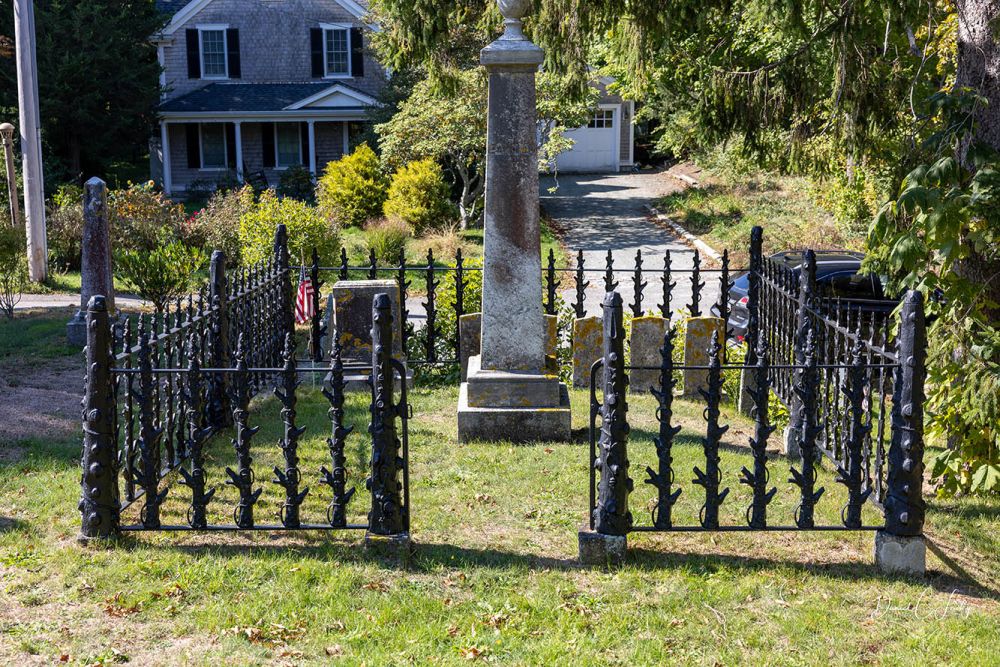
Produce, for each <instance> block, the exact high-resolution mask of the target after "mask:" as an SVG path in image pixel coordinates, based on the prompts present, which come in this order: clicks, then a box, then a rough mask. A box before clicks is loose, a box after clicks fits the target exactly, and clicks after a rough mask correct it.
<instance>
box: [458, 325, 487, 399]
mask: <svg viewBox="0 0 1000 667" xmlns="http://www.w3.org/2000/svg"><path fill="white" fill-rule="evenodd" d="M482 326H483V314H482V313H469V314H468V315H462V316H461V317H460V318H458V335H459V337H460V338H461V342H462V358H461V359H459V361H460V362H461V364H462V382H465V381H466V380H467V379H468V378H469V359H470V358H471V357H474V356H476V355H478V354H479V343H480V335H481V331H482Z"/></svg>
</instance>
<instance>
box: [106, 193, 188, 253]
mask: <svg viewBox="0 0 1000 667" xmlns="http://www.w3.org/2000/svg"><path fill="white" fill-rule="evenodd" d="M108 217H109V220H110V223H111V247H112V248H116V249H119V250H153V249H155V248H156V247H157V246H158V245H159V244H160V242H161V241H162V232H164V231H166V232H168V233H169V235H170V237H171V238H180V237H182V236H183V228H184V226H185V223H186V220H187V216H186V214H185V212H184V207H183V206H181V205H180V204H175V203H174V202H172V201H170V200H169V199H168V198H167V197H165V196H164V195H163V194H162V193H159V192H157V191H156V190H154V189H153V183H152V181H150V182H149V183H143V184H141V185H134V184H133V185H129V187H127V188H125V189H123V190H112V191H111V192H110V193H108Z"/></svg>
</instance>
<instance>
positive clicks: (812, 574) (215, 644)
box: [0, 382, 1000, 665]
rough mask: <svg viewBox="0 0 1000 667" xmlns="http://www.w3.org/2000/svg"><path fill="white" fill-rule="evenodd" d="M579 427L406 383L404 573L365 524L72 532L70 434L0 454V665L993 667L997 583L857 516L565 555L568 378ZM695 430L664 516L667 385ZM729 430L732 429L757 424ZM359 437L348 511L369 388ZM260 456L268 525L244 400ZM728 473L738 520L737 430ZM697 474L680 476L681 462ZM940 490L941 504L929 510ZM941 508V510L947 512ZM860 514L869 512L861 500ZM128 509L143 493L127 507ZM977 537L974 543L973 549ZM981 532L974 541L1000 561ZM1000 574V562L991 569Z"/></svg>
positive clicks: (823, 477) (573, 464)
mask: <svg viewBox="0 0 1000 667" xmlns="http://www.w3.org/2000/svg"><path fill="white" fill-rule="evenodd" d="M303 391H304V392H305V395H304V397H303V399H302V400H301V401H300V405H299V419H300V423H302V424H305V425H306V426H308V427H309V430H308V431H307V435H306V436H304V437H303V439H302V442H301V449H300V454H301V456H302V459H303V461H302V469H303V471H304V472H303V478H304V484H308V485H309V486H310V487H311V490H310V493H309V497H308V498H307V502H306V505H305V507H304V511H303V517H304V519H305V520H316V519H318V517H320V516H322V515H323V514H324V513H325V507H326V504H327V502H328V499H329V489H328V488H326V487H323V486H320V485H319V484H317V483H316V478H317V472H318V468H319V466H320V465H322V464H324V463H326V464H327V465H328V463H327V456H328V454H327V449H326V443H325V441H324V438H325V437H326V436H327V434H328V429H329V425H328V422H327V421H326V410H327V407H328V405H327V404H326V403H325V401H324V400H323V399H321V398H320V396H319V395H318V393H317V392H316V391H315V389H313V388H310V387H309V382H306V384H305V386H304V387H303ZM572 399H573V404H574V427H575V429H576V433H577V435H578V440H579V442H577V443H575V444H555V443H553V444H548V445H546V444H538V445H531V446H515V445H510V444H504V443H499V444H497V443H493V444H486V443H482V444H471V445H458V444H456V434H455V413H454V411H455V404H456V400H457V390H456V389H454V388H445V389H434V390H430V389H418V390H416V391H414V393H413V396H412V402H413V404H414V412H415V417H414V421H413V423H412V425H411V440H410V442H411V474H412V484H413V498H412V503H413V514H412V528H413V537H414V540H415V542H416V544H417V547H416V553H415V556H414V557H413V559H412V561H411V563H410V566H409V567H408V568H403V567H400V566H399V564H398V563H396V562H394V561H392V560H386V559H382V558H379V557H376V556H373V555H369V554H366V553H365V552H364V551H363V550H362V548H361V545H360V540H361V535H360V534H357V533H335V534H325V533H323V534H299V535H285V534H274V535H271V534H239V535H228V534H227V535H222V534H199V535H195V534H191V535H177V534H163V533H146V534H141V535H137V536H133V537H127V538H124V539H122V540H121V541H120V543H118V544H116V545H112V546H108V547H105V548H102V547H100V546H91V547H82V546H80V545H78V544H77V542H76V541H75V537H76V534H77V531H78V525H79V515H78V512H77V509H76V502H77V498H78V494H79V475H80V473H79V468H78V460H79V439H78V438H73V439H71V440H69V441H67V442H29V443H23V444H24V445H25V452H24V453H23V456H20V457H0V573H2V581H3V584H2V588H0V663H6V664H23V663H26V662H28V661H29V660H31V659H33V658H32V657H31V656H39V659H41V660H42V661H45V662H54V661H58V660H59V659H60V657H61V656H66V660H67V661H69V662H72V663H79V664H90V663H94V662H99V663H100V662H103V663H105V664H110V663H113V662H124V661H126V660H128V661H130V662H131V663H133V664H164V663H166V664H179V663H185V664H205V665H218V664H232V665H243V664H326V663H330V662H335V663H336V664H345V665H357V664H368V665H397V664H399V665H401V664H411V663H412V664H428V663H437V664H466V663H468V662H470V661H474V660H476V659H479V660H482V661H486V662H493V663H497V664H515V665H540V664H570V663H572V664H576V665H604V664H630V665H631V664H635V665H658V664H674V663H685V664H686V663H697V664H709V665H715V664H778V665H786V664H787V665H793V664H796V665H797V664H810V665H811V664H858V663H877V664H892V665H897V664H898V665H913V664H921V665H922V664H942V663H953V664H968V665H986V664H998V663H1000V653H998V651H997V650H996V646H997V645H996V636H997V632H998V631H1000V607H998V604H997V601H996V599H995V598H994V597H992V596H991V595H990V594H988V593H987V592H985V591H984V590H982V589H979V588H976V587H974V586H972V585H970V584H968V583H967V582H964V581H962V580H960V579H958V578H956V577H955V576H954V575H953V574H952V573H951V572H950V571H949V570H948V569H947V568H946V567H945V566H944V565H942V563H940V562H939V561H937V560H936V559H934V558H933V557H931V558H930V561H929V564H930V567H931V569H932V572H931V573H930V575H929V576H928V578H927V579H925V580H909V579H905V578H891V577H884V576H880V575H879V574H877V573H876V571H875V569H874V567H873V566H872V564H871V556H870V552H871V548H872V536H871V534H869V533H844V534H802V535H800V534H785V533H770V534H758V535H741V534H725V535H691V534H685V535H663V536H649V535H638V536H633V537H632V538H630V546H631V549H630V556H629V559H628V561H627V563H626V565H625V566H624V567H622V568H620V569H614V570H611V571H607V570H604V569H601V568H594V569H589V568H583V567H581V566H579V565H578V564H577V563H576V553H577V545H576V539H577V529H578V527H579V526H580V524H581V523H582V522H583V520H584V515H585V507H586V499H587V476H586V445H585V444H584V440H585V434H584V430H583V429H584V428H585V425H586V415H587V412H588V410H587V396H586V392H584V391H574V392H573V395H572ZM677 413H678V415H679V420H680V422H681V423H682V424H683V425H684V426H685V430H684V431H683V432H682V434H681V436H680V438H679V441H678V443H677V445H676V448H675V465H676V470H677V471H678V474H677V483H678V484H679V485H681V486H683V487H684V491H683V493H682V495H681V499H680V501H679V503H678V506H677V515H676V516H677V517H678V519H679V520H682V521H684V522H685V523H691V522H693V521H695V520H696V519H695V517H696V515H697V512H698V509H699V507H700V504H701V500H700V499H701V498H702V493H701V490H700V488H699V487H696V486H693V485H692V484H691V483H690V480H691V477H692V475H691V473H690V471H691V469H692V468H693V466H695V465H701V464H703V461H704V459H703V457H702V454H701V447H700V443H699V440H698V436H699V434H700V433H701V430H702V428H703V422H702V420H701V406H699V405H696V404H693V403H687V402H680V403H679V405H678V409H677ZM653 414H654V403H653V401H652V399H650V398H649V397H645V396H642V397H639V396H636V397H632V399H631V400H630V412H629V415H630V422H631V424H632V427H633V431H632V440H631V450H630V459H631V461H632V468H631V473H632V477H633V478H635V480H636V490H635V494H634V495H633V503H632V509H633V513H634V515H635V517H636V520H637V521H638V522H643V523H647V522H648V520H649V519H648V509H649V507H650V500H651V498H652V492H653V489H652V487H650V486H649V485H646V484H643V483H642V480H643V479H644V478H645V474H644V469H645V466H646V465H647V464H650V463H652V462H653V461H654V453H653V446H652V444H651V440H652V436H653V433H654V429H655V427H656V422H655V419H654V417H653ZM726 416H727V418H729V420H730V421H731V423H732V424H733V427H732V429H731V430H730V432H729V434H728V435H727V440H728V441H729V442H730V443H732V444H735V445H743V444H744V443H745V442H746V438H747V437H748V435H749V430H748V426H749V425H748V424H747V423H746V422H744V421H742V420H741V419H738V418H736V417H734V416H733V415H731V414H730V413H729V412H728V411H727V412H726ZM348 418H349V420H350V421H351V422H353V423H354V424H355V425H356V427H357V432H356V433H355V435H353V436H352V437H351V440H350V441H349V443H348V452H349V455H348V465H349V469H350V474H351V483H352V484H354V485H356V486H357V487H358V494H357V496H356V497H355V499H354V500H353V502H352V508H351V509H352V514H353V518H354V519H363V517H364V514H365V511H366V508H365V502H366V501H367V499H368V496H367V495H366V492H365V491H364V482H363V474H364V473H363V469H364V468H365V466H366V465H367V457H368V444H367V442H366V440H365V433H366V431H365V427H366V425H367V420H368V415H367V401H366V398H365V397H364V396H363V395H358V394H354V395H351V397H350V402H349V405H348ZM251 423H252V424H258V425H261V426H263V428H262V430H261V432H260V433H259V434H258V435H257V436H256V437H255V439H254V444H253V447H254V458H255V461H254V465H255V467H256V471H257V480H258V484H259V485H260V486H262V487H264V496H263V497H262V498H261V500H260V502H259V503H258V508H257V513H258V520H259V521H273V520H274V514H275V512H276V510H277V507H278V506H279V504H280V499H281V497H282V496H281V492H280V489H279V488H278V487H277V486H276V485H274V484H271V483H269V480H270V478H271V476H270V474H268V473H267V471H268V470H269V469H270V468H271V467H272V466H273V465H275V464H277V463H278V462H279V450H278V448H277V446H276V444H275V443H276V442H277V439H278V438H279V436H280V421H279V419H278V408H277V405H276V403H275V401H274V400H273V399H266V400H261V401H258V402H256V403H255V407H254V413H253V416H252V418H251ZM722 458H723V468H724V484H726V485H728V486H729V487H730V488H731V489H732V491H731V493H730V496H729V498H728V499H727V500H726V502H725V504H724V505H723V521H724V522H727V523H738V522H742V516H743V512H744V511H745V508H746V505H747V503H748V500H749V490H748V489H747V487H745V486H743V485H741V484H738V483H737V482H736V475H737V473H738V471H739V468H740V467H741V466H742V465H745V464H747V463H748V462H749V457H748V455H747V452H746V450H745V449H742V448H741V447H727V448H726V449H725V450H724V451H723V453H722ZM233 462H234V453H233V450H232V447H231V446H230V444H229V436H228V435H225V434H223V435H221V436H219V437H218V438H216V439H215V440H214V442H213V445H212V447H211V450H210V460H209V475H210V480H211V482H212V484H214V485H216V486H217V487H218V488H219V490H218V493H217V497H216V499H215V500H214V501H213V503H212V505H211V506H210V510H211V514H212V516H211V518H212V519H213V520H216V521H227V522H228V521H230V518H229V517H230V516H231V512H232V506H233V504H234V499H235V495H236V494H235V490H234V489H233V488H232V487H227V486H223V485H222V478H223V477H222V475H223V473H222V471H223V469H224V467H225V466H227V465H233ZM771 465H772V475H771V480H772V483H774V484H776V485H777V486H778V487H779V493H778V495H777V497H776V498H775V500H774V502H773V503H772V504H771V513H772V517H773V520H774V521H781V522H789V521H790V520H791V513H792V511H793V509H794V506H795V504H796V496H795V494H794V489H793V488H792V487H790V485H788V484H787V483H785V479H786V478H787V475H788V471H787V467H788V464H787V462H786V461H784V460H783V459H779V458H776V459H774V460H772V462H771ZM684 471H687V472H684ZM820 483H821V484H822V485H824V486H825V487H826V488H827V493H826V495H825V496H824V497H823V499H822V500H821V502H820V505H819V508H818V518H819V519H820V520H823V521H835V520H836V518H837V517H838V516H839V509H840V504H841V503H842V501H843V498H844V492H843V489H842V488H840V485H838V484H836V483H834V482H833V477H832V474H831V473H830V471H829V469H828V468H827V469H824V470H823V471H821V474H820ZM188 497H189V496H188V492H187V489H186V488H185V487H183V486H179V485H176V484H175V485H174V486H173V487H172V489H171V492H170V496H169V497H168V502H167V505H166V507H165V510H164V511H165V517H164V518H165V521H168V522H175V521H181V520H182V517H183V512H184V507H185V502H186V499H187V498H188ZM978 504H979V505H981V506H982V507H983V508H984V509H983V511H980V512H978V513H975V516H972V515H970V514H968V513H967V514H965V515H963V514H961V513H952V512H950V511H947V510H944V511H942V512H939V511H938V506H937V504H936V503H935V504H934V506H932V508H931V510H930V515H931V524H932V525H933V526H935V527H937V526H941V527H942V528H944V527H945V526H947V527H948V529H949V530H952V529H953V530H956V531H959V532H961V533H963V534H962V537H963V538H967V539H968V542H967V544H968V545H969V548H970V549H983V548H985V549H989V548H993V549H995V547H996V542H995V540H996V537H995V536H996V535H997V534H998V528H1000V520H998V517H997V513H998V507H1000V503H997V502H995V501H991V502H985V501H980V502H979V503H978ZM942 509H943V508H942ZM944 517H947V518H946V519H945V518H944ZM866 519H867V520H869V521H874V520H875V519H876V517H875V515H874V514H872V513H869V514H868V515H867V517H866ZM135 520H136V516H135V511H134V510H133V511H131V512H129V513H128V514H127V515H126V521H128V522H134V521H135ZM973 553H974V552H973ZM996 557H997V554H996V552H995V551H994V552H993V553H990V554H989V557H988V558H981V560H982V561H983V562H984V563H985V564H986V566H988V567H990V568H993V567H996V566H997V560H996ZM997 570H998V571H1000V567H997Z"/></svg>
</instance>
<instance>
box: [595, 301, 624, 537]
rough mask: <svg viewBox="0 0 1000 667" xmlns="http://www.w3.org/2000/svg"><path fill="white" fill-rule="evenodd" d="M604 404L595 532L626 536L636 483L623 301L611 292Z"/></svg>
mask: <svg viewBox="0 0 1000 667" xmlns="http://www.w3.org/2000/svg"><path fill="white" fill-rule="evenodd" d="M603 309H604V378H603V382H602V385H603V386H602V389H603V390H604V403H603V405H602V406H601V413H600V414H601V435H600V440H599V442H598V458H597V460H596V461H595V463H594V465H595V466H596V467H597V469H598V471H600V475H601V478H600V482H599V484H598V497H597V507H596V508H595V509H594V529H595V530H596V531H597V532H598V533H602V534H604V535H627V534H628V532H629V531H630V530H631V528H632V513H631V512H629V509H628V497H629V494H630V493H632V488H633V482H632V479H631V478H630V477H629V474H628V468H629V461H628V433H629V425H628V421H627V416H626V415H627V412H628V402H627V401H626V397H625V392H626V390H627V388H628V376H627V375H626V374H625V352H624V348H625V327H624V322H623V312H622V297H621V295H620V294H618V292H609V293H608V294H607V295H605V297H604V304H603Z"/></svg>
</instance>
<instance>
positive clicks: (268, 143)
mask: <svg viewBox="0 0 1000 667" xmlns="http://www.w3.org/2000/svg"><path fill="white" fill-rule="evenodd" d="M260 144H261V148H262V150H263V152H264V155H263V157H264V168H265V169H273V168H274V157H275V156H274V123H261V124H260Z"/></svg>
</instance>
